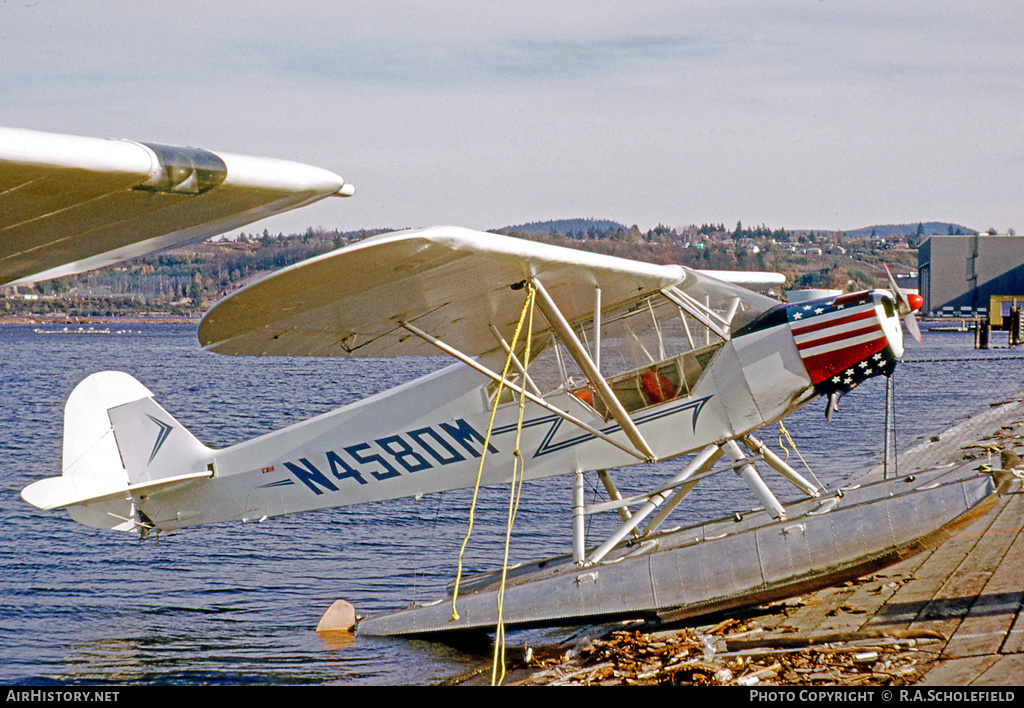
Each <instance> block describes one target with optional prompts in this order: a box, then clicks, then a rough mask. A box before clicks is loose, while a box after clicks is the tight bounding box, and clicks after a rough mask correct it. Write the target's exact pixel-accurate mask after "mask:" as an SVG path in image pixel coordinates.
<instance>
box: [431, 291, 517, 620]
mask: <svg viewBox="0 0 1024 708" xmlns="http://www.w3.org/2000/svg"><path fill="white" fill-rule="evenodd" d="M532 292H533V288H532V287H531V288H530V291H529V293H527V298H526V302H524V303H523V311H522V312H521V313H520V314H519V322H518V323H517V324H516V330H515V334H513V335H512V343H511V345H510V346H509V350H508V357H506V359H505V368H503V369H502V370H501V380H500V381H499V382H498V388H497V390H496V391H495V393H494V405H493V406H492V407H491V420H490V422H489V423H488V424H487V435H485V436H484V447H483V450H482V451H481V452H480V466H479V467H478V468H477V471H476V482H475V483H474V485H473V500H472V502H470V505H469V526H468V527H467V529H466V537H465V538H464V539H463V540H462V547H461V548H459V560H458V568H457V570H456V573H455V589H454V590H453V592H452V618H451V620H449V621H450V622H455V621H457V620H458V619H459V612H458V610H457V609H456V608H455V603H456V600H458V598H459V585H460V583H461V582H462V556H463V554H464V553H465V552H466V546H467V545H468V544H469V537H470V536H471V535H472V533H473V521H474V519H475V516H476V502H477V497H478V496H479V493H480V480H481V479H482V477H483V473H484V460H485V459H486V458H487V450H488V448H489V447H490V444H491V431H492V430H493V429H494V418H495V416H496V415H497V413H498V403H499V402H500V401H501V394H502V391H503V390H504V388H505V380H506V378H507V377H508V370H509V369H510V368H511V367H512V359H513V357H514V356H515V354H514V352H515V350H516V344H517V343H518V342H519V333H520V331H521V330H522V328H523V321H524V320H525V319H526V314H527V312H528V311H529V309H530V308H529V306H530V303H531V302H532V297H531V294H532Z"/></svg>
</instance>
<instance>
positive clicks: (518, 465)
mask: <svg viewBox="0 0 1024 708" xmlns="http://www.w3.org/2000/svg"><path fill="white" fill-rule="evenodd" d="M529 287H530V290H529V293H528V294H527V296H526V300H527V305H528V307H529V310H530V313H529V315H528V318H527V324H526V344H525V349H524V352H523V378H524V379H525V378H526V370H527V368H528V367H529V366H530V348H531V345H532V342H533V305H534V295H535V292H536V291H535V290H534V288H533V286H532V285H530V286H529ZM525 412H526V395H525V394H524V393H520V394H519V418H518V420H517V421H516V445H515V450H514V451H513V453H512V483H511V485H510V487H509V501H508V524H507V526H506V527H505V555H504V556H503V558H502V562H501V583H500V584H499V585H498V622H497V626H496V633H495V637H494V662H493V665H492V666H491V685H492V686H496V685H500V684H501V682H502V681H504V680H505V620H504V604H505V581H506V579H507V578H508V553H509V547H510V546H511V542H512V525H513V524H514V523H515V519H516V514H518V513H519V498H520V495H521V493H522V491H523V477H524V475H525V472H526V463H525V461H524V460H523V453H522V450H521V449H520V441H521V440H522V433H523V417H524V415H525ZM517 470H518V472H517ZM499 659H500V662H501V675H500V676H498V662H499Z"/></svg>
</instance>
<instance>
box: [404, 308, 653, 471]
mask: <svg viewBox="0 0 1024 708" xmlns="http://www.w3.org/2000/svg"><path fill="white" fill-rule="evenodd" d="M401 326H402V327H404V328H405V329H406V330H408V331H409V332H412V333H413V334H415V335H416V336H417V337H419V338H420V339H422V340H424V341H426V342H429V343H430V344H433V345H434V346H435V347H437V348H438V349H440V350H441V351H443V352H444V353H445V354H448V355H449V356H452V357H455V358H456V359H458V360H459V361H461V362H462V363H463V364H466V365H467V366H470V367H472V368H473V369H476V370H477V371H479V372H480V373H481V374H483V375H484V376H486V377H488V378H490V379H493V380H494V381H498V382H500V381H501V375H500V374H497V373H495V372H493V371H491V370H490V369H488V368H487V367H486V366H484V365H483V364H481V363H479V362H478V361H476V360H475V359H473V358H472V357H470V356H467V355H466V354H464V353H463V352H460V351H459V350H458V349H456V348H455V347H453V346H451V345H450V344H446V343H445V342H442V341H441V340H440V339H438V338H437V337H434V336H432V335H430V334H427V333H426V332H424V331H423V330H422V329H420V328H419V327H417V326H415V325H412V324H409V323H408V322H402V323H401ZM504 385H505V387H506V388H508V389H511V390H512V391H515V392H516V393H517V394H519V395H521V396H526V397H527V398H528V399H529V400H531V401H533V402H534V403H536V404H537V405H538V406H540V407H541V408H543V409H544V410H546V411H548V412H549V413H554V414H555V415H557V416H559V417H560V418H563V419H565V420H567V421H569V422H570V423H572V424H573V425H575V426H577V427H579V428H582V429H583V430H586V431H587V432H588V433H590V434H591V435H593V436H594V437H597V438H600V439H601V440H604V441H605V442H606V443H609V444H611V445H614V446H615V447H617V448H619V449H620V450H622V451H623V452H628V453H629V454H630V455H632V456H633V457H635V458H637V459H638V460H641V461H644V462H647V461H648V458H647V457H645V456H643V455H641V454H640V453H638V452H637V451H636V450H633V449H630V448H629V447H627V446H625V445H623V444H622V443H619V442H616V441H615V440H613V439H611V438H610V437H608V436H607V435H605V434H604V433H602V432H601V431H600V430H597V429H596V428H593V427H591V426H589V425H587V424H586V423H584V422H583V421H582V420H580V419H579V418H576V417H575V416H573V415H571V414H569V413H567V412H565V411H563V410H561V409H559V408H557V407H555V406H553V405H551V404H550V403H548V402H547V401H545V400H544V399H543V398H541V397H540V396H538V395H536V394H534V393H531V392H530V391H526V390H524V389H523V388H522V387H521V386H517V385H516V384H514V383H512V382H511V381H505V384H504ZM630 422H631V423H632V421H630Z"/></svg>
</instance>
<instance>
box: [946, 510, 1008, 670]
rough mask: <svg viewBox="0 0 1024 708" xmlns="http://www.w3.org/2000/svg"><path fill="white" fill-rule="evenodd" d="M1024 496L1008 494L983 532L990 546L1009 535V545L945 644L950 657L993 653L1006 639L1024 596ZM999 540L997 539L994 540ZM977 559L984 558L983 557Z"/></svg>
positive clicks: (999, 543)
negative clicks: (1001, 508) (990, 542)
mask: <svg viewBox="0 0 1024 708" xmlns="http://www.w3.org/2000/svg"><path fill="white" fill-rule="evenodd" d="M1022 525H1024V496H1022V495H1020V494H1016V495H1011V498H1010V499H1009V502H1008V503H1007V505H1006V506H1005V507H1004V509H1003V511H1002V512H1001V513H1000V514H999V518H998V519H996V521H995V522H994V523H993V524H992V526H991V527H990V528H989V530H988V532H987V533H986V538H991V539H993V540H994V542H993V544H992V546H991V547H992V548H997V547H998V546H999V545H1002V541H1003V540H1005V539H1006V538H1009V539H1010V541H1009V543H1008V544H1007V545H1008V548H1007V549H1006V550H1005V552H1004V554H1003V555H1002V556H1001V557H1000V558H999V559H998V560H997V561H996V562H995V563H994V564H993V566H992V567H993V570H992V572H991V577H990V578H989V580H988V582H987V583H986V584H985V587H984V588H983V589H982V591H981V592H980V593H979V594H978V596H977V597H976V598H975V601H974V603H973V604H972V605H971V608H970V610H969V611H968V612H967V616H966V617H964V619H963V621H962V622H961V623H960V625H959V626H958V627H957V630H956V632H955V633H954V634H953V636H952V637H951V638H950V640H949V643H948V644H947V645H946V649H945V651H944V654H945V655H946V656H950V657H958V656H973V655H977V654H995V653H997V652H999V651H1000V650H1001V647H1003V645H1004V643H1005V642H1006V640H1007V639H1008V633H1009V631H1010V628H1011V626H1012V625H1013V624H1014V622H1015V620H1016V619H1017V618H1018V617H1019V614H1020V607H1021V601H1022V600H1024V584H1022V582H1021V569H1022V568H1024V532H1022V531H1021V527H1022ZM996 542H998V543H996ZM980 562H985V561H984V559H982V560H981V561H980Z"/></svg>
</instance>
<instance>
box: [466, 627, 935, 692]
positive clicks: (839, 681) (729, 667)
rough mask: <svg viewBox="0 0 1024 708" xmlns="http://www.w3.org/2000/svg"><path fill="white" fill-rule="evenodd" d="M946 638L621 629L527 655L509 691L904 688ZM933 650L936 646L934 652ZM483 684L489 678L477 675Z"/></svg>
mask: <svg viewBox="0 0 1024 708" xmlns="http://www.w3.org/2000/svg"><path fill="white" fill-rule="evenodd" d="M942 641H943V638H942V637H941V636H938V635H935V634H934V633H928V632H914V633H908V632H865V631H856V632H828V633H818V634H803V633H797V632H793V633H788V634H787V633H782V634H780V633H779V632H777V631H774V632H771V633H770V635H769V634H768V633H766V632H765V631H764V629H762V628H760V627H758V626H757V623H756V621H746V622H745V621H742V620H738V619H728V620H725V621H723V622H721V623H720V624H718V625H715V626H714V627H702V628H697V629H695V628H685V629H675V630H667V631H665V630H663V631H655V632H642V631H636V630H616V631H613V632H611V633H610V634H608V635H606V636H604V637H602V638H599V639H589V638H585V639H582V640H579V641H577V642H575V643H574V645H573V646H572V647H570V648H568V649H565V648H551V649H547V650H533V651H527V652H526V653H525V656H523V657H521V658H520V659H518V660H516V661H514V662H510V663H509V665H508V667H507V668H506V676H505V680H504V681H503V685H506V686H510V685H515V686H655V685H660V686H691V685H695V686H773V685H785V686H796V685H807V686H815V685H841V686H906V685H910V684H913V683H915V682H917V681H919V680H920V679H921V677H922V676H924V674H925V673H927V671H928V670H929V669H930V668H931V667H932V666H933V665H934V663H935V661H936V659H937V657H938V649H939V647H941V643H942ZM929 645H931V646H932V648H931V649H929ZM475 673H476V676H475V679H476V680H474V679H473V678H470V677H469V676H463V677H462V680H461V681H456V682H454V683H460V684H462V685H468V684H473V683H480V682H482V679H484V678H487V677H489V676H490V667H488V669H487V670H486V671H483V670H480V671H478V672H475Z"/></svg>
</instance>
